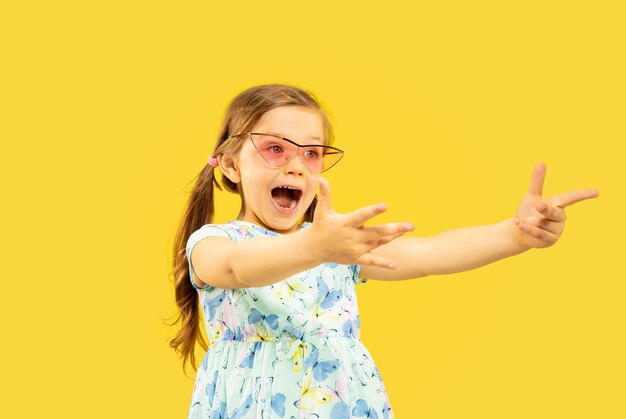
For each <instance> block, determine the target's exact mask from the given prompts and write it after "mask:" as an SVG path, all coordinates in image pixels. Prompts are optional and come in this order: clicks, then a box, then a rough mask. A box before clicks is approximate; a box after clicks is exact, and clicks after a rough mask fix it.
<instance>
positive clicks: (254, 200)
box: [227, 106, 324, 234]
mask: <svg viewBox="0 0 626 419" xmlns="http://www.w3.org/2000/svg"><path fill="white" fill-rule="evenodd" d="M250 131H252V132H262V133H272V134H278V135H280V136H282V137H286V138H289V139H290V140H292V141H294V142H296V143H298V144H324V126H323V123H322V119H321V117H320V116H319V114H318V113H317V112H316V111H314V110H312V109H308V108H304V107H299V106H283V107H280V108H275V109H272V110H270V111H268V112H266V113H265V114H264V115H263V116H262V117H261V119H260V120H259V121H258V122H257V124H256V125H255V126H254V127H253V128H252V129H251V130H250ZM230 175H232V176H228V175H227V176H228V177H229V178H231V180H232V181H233V182H235V183H237V184H238V187H239V189H240V191H242V193H243V198H242V212H240V213H239V217H238V219H240V220H243V221H249V222H252V223H254V224H257V225H259V226H261V227H263V228H266V229H268V230H272V231H275V232H277V233H280V234H288V233H293V232H295V231H297V230H298V229H299V226H298V220H300V219H301V218H302V216H303V215H304V213H305V211H306V210H307V208H309V206H310V205H311V202H312V201H313V198H314V197H315V191H316V190H317V187H318V176H319V174H312V173H311V172H310V171H309V170H308V168H307V167H306V166H305V165H304V162H303V161H302V160H301V156H300V155H297V156H295V157H294V158H293V159H292V160H291V161H289V162H288V163H287V164H286V165H284V166H282V167H274V166H272V165H270V164H269V163H267V162H266V161H265V160H264V159H263V157H262V156H261V155H260V154H259V152H258V151H257V150H256V148H255V147H254V144H253V143H252V141H251V140H250V137H249V136H248V137H247V138H246V140H245V142H244V144H243V146H242V147H241V150H240V152H239V155H238V156H237V157H235V162H234V167H233V168H232V172H231V173H230ZM279 186H291V187H295V188H297V189H299V190H300V191H301V192H300V193H295V194H293V195H291V194H289V193H287V191H286V190H285V189H283V190H282V191H278V190H274V189H276V188H278V187H279ZM273 190H274V193H272V191H273ZM290 197H291V198H290ZM294 198H297V199H294ZM290 199H291V200H295V201H296V205H295V208H293V209H290V210H285V209H281V208H280V207H282V206H281V205H280V204H279V203H283V204H286V205H289V204H288V202H290Z"/></svg>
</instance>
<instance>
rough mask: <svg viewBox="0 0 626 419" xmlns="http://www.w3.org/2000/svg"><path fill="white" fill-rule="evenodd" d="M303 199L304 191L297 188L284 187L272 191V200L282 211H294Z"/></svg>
mask: <svg viewBox="0 0 626 419" xmlns="http://www.w3.org/2000/svg"><path fill="white" fill-rule="evenodd" d="M301 197H302V191H301V190H300V189H298V188H296V187H295V186H287V185H284V186H278V187H276V188H274V189H272V200H273V201H274V203H275V204H276V205H277V206H278V207H280V209H284V210H293V209H294V208H295V207H296V205H298V202H300V198H301Z"/></svg>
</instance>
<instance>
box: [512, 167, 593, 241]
mask: <svg viewBox="0 0 626 419" xmlns="http://www.w3.org/2000/svg"><path fill="white" fill-rule="evenodd" d="M545 177H546V165H545V164H544V163H538V164H537V165H536V166H535V170H534V172H533V175H532V178H531V180H530V186H529V188H528V192H526V195H525V196H524V199H523V201H522V203H521V205H520V206H519V208H518V209H517V214H516V218H515V220H514V222H515V224H517V227H516V228H515V238H516V239H517V242H518V243H519V245H520V246H521V247H523V248H524V249H529V248H531V247H536V248H540V247H548V246H552V245H553V244H554V243H556V241H557V240H558V239H559V237H560V236H561V233H562V232H563V227H564V224H565V210H564V208H565V207H566V206H568V205H572V204H574V203H576V202H578V201H583V200H585V199H589V198H595V197H597V196H598V195H599V194H600V193H599V192H598V190H597V189H579V190H575V191H569V192H564V193H561V194H558V195H553V196H551V197H549V198H547V199H545V200H543V199H542V198H541V194H542V191H543V180H544V178H545Z"/></svg>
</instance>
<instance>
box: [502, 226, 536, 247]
mask: <svg viewBox="0 0 626 419" xmlns="http://www.w3.org/2000/svg"><path fill="white" fill-rule="evenodd" d="M504 224H505V226H506V228H507V231H508V233H507V236H508V237H510V238H511V242H512V243H513V247H514V249H515V250H514V251H515V254H519V253H523V252H525V251H527V250H528V249H531V247H529V246H524V245H523V244H521V243H520V241H519V237H520V231H519V227H518V226H517V224H515V218H509V219H507V220H505V221H504Z"/></svg>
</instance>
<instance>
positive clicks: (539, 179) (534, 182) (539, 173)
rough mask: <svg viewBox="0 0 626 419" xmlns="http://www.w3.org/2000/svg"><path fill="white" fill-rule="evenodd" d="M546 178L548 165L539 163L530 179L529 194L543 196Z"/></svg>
mask: <svg viewBox="0 0 626 419" xmlns="http://www.w3.org/2000/svg"><path fill="white" fill-rule="evenodd" d="M545 177H546V165H545V164H544V163H537V164H536V165H535V169H534V170H533V174H532V176H531V178H530V186H528V193H529V194H531V195H538V196H541V194H542V193H543V181H544V179H545Z"/></svg>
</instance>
